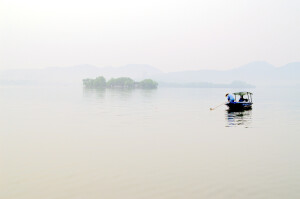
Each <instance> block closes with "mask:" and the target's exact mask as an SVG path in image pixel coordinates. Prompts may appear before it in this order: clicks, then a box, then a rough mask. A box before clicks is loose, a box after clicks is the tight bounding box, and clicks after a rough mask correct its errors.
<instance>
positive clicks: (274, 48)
mask: <svg viewBox="0 0 300 199" xmlns="http://www.w3.org/2000/svg"><path fill="white" fill-rule="evenodd" d="M299 11H300V1H299V0H205V1H203V0H202V1H201V0H148V1H143V0H109V1H108V0H106V1H101V0H95V1H92V0H84V1H83V0H81V1H78V0H51V1H42V0H26V1H24V0H0V70H6V69H26V68H45V67H51V66H56V67H66V66H73V65H78V64H92V65H96V66H122V65H126V64H150V65H152V66H154V67H157V68H159V69H161V70H162V71H165V72H168V71H179V70H197V69H218V70H225V69H230V68H234V67H238V66H240V65H243V64H247V63H249V62H252V61H267V62H269V63H271V64H274V65H275V66H281V65H284V64H287V63H289V62H294V61H300V12H299Z"/></svg>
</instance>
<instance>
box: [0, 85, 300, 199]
mask: <svg viewBox="0 0 300 199" xmlns="http://www.w3.org/2000/svg"><path fill="white" fill-rule="evenodd" d="M227 91H228V90H226V89H174V88H173V89H167V88H160V89H157V90H131V91H130V90H104V91H101V90H100V91H99V90H98V91H97V90H84V89H82V88H37V87H1V88H0V162H1V164H0V198H3V199H41V198H42V199H48V198H49V199H82V198H88V199H99V198H105V199H120V198H122V199H143V198H145V199H153V198H155V199H167V198H170V199H182V198H188V199H194V198H195V199H199V198H205V199H224V198H231V199H233V198H237V199H241V198H243V199H248V198H249V199H253V198H263V199H265V198H272V199H277V198H278V199H282V198H289V199H291V198H292V199H294V198H295V199H296V198H297V199H298V198H300V192H299V187H300V144H299V140H300V125H299V124H300V105H299V104H300V103H299V99H300V94H299V93H300V89H271V90H270V89H262V88H261V89H254V90H252V92H253V93H254V96H253V98H254V106H253V110H251V111H246V112H240V113H231V112H227V111H226V107H220V108H218V109H216V110H215V111H210V110H209V108H210V107H214V106H216V105H218V104H220V103H222V102H223V101H224V100H225V97H224V94H225V93H226V92H227ZM229 91H230V90H229ZM231 91H232V90H231Z"/></svg>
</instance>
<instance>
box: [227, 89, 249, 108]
mask: <svg viewBox="0 0 300 199" xmlns="http://www.w3.org/2000/svg"><path fill="white" fill-rule="evenodd" d="M233 95H234V102H228V103H226V105H227V106H228V108H229V110H231V111H241V110H249V109H252V104H253V102H252V95H253V94H252V93H251V92H236V93H233ZM237 96H238V97H239V100H237Z"/></svg>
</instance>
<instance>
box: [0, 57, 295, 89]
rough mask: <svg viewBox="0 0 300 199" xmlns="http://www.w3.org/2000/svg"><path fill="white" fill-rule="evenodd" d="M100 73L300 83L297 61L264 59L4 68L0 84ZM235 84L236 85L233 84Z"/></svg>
mask: <svg viewBox="0 0 300 199" xmlns="http://www.w3.org/2000/svg"><path fill="white" fill-rule="evenodd" d="M97 76H104V77H105V78H106V79H110V78H111V77H130V78H132V79H134V80H136V81H140V80H142V79H147V78H151V79H153V80H155V81H157V82H159V83H161V85H173V86H174V85H181V86H183V87H186V86H187V85H189V86H192V85H194V86H195V85H198V86H200V87H202V86H205V85H213V84H216V85H214V86H217V85H222V84H226V85H232V82H240V85H244V86H245V85H249V86H252V85H255V86H260V85H267V86H286V85H289V86H293V85H300V62H294V63H289V64H286V65H284V66H282V67H274V66H273V65H271V64H269V63H267V62H252V63H249V64H246V65H244V66H241V67H238V68H234V69H231V70H224V71H217V70H196V71H181V72H171V73H163V72H161V71H160V70H159V69H157V68H155V67H152V66H150V65H146V64H129V65H126V66H122V67H97V66H93V65H78V66H72V67H50V68H45V69H35V70H7V71H3V72H1V73H0V84H26V85H31V84H37V83H38V84H39V85H42V84H78V85H81V81H82V79H85V78H95V77H97ZM235 85H236V84H235Z"/></svg>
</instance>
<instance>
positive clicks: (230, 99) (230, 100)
mask: <svg viewBox="0 0 300 199" xmlns="http://www.w3.org/2000/svg"><path fill="white" fill-rule="evenodd" d="M225 97H227V100H228V102H229V103H233V102H234V97H233V95H231V94H229V93H227V94H226V95H225Z"/></svg>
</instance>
